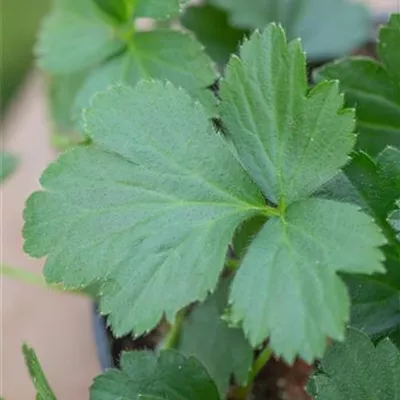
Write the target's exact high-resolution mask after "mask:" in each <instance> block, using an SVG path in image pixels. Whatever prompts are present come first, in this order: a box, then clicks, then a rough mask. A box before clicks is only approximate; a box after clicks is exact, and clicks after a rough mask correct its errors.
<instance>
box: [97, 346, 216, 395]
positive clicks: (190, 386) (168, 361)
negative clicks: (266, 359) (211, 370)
mask: <svg viewBox="0 0 400 400" xmlns="http://www.w3.org/2000/svg"><path fill="white" fill-rule="evenodd" d="M90 399H91V400H115V399H120V400H139V399H140V400H143V399H146V400H149V399H152V400H153V399H154V400H155V399H165V400H205V399H207V400H220V397H219V395H218V390H217V388H216V386H215V384H214V383H213V381H212V380H211V379H210V377H209V376H208V374H207V372H206V370H205V369H204V368H203V367H202V365H201V364H200V363H199V362H198V361H197V360H196V359H194V358H192V357H191V358H186V357H184V356H182V355H181V354H179V353H178V352H176V351H174V350H165V351H162V352H161V353H160V355H159V356H156V355H155V354H153V353H152V352H149V351H132V352H124V353H122V356H121V370H116V369H111V370H108V371H107V372H105V373H104V374H103V375H101V376H99V377H97V378H96V379H95V381H94V384H93V386H92V387H91V390H90Z"/></svg>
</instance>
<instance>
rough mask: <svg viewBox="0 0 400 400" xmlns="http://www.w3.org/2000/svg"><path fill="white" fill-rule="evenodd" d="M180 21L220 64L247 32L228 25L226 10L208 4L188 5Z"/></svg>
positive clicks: (235, 49) (234, 50) (233, 51)
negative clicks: (200, 5) (199, 5)
mask: <svg viewBox="0 0 400 400" xmlns="http://www.w3.org/2000/svg"><path fill="white" fill-rule="evenodd" d="M181 22H182V25H183V26H184V27H185V28H186V29H189V30H191V31H192V32H194V34H195V35H196V37H197V39H198V40H199V41H200V42H201V43H202V44H203V45H204V47H205V49H206V51H207V53H208V54H209V55H210V57H211V58H212V59H213V60H214V61H215V62H216V63H218V64H220V65H224V64H226V63H227V62H228V60H229V57H230V56H231V54H232V53H235V52H236V51H237V50H238V46H239V43H240V41H241V40H242V39H243V37H244V35H245V34H246V32H247V31H246V30H242V29H237V28H234V27H232V26H231V25H229V22H228V16H227V14H226V12H224V11H223V10H220V9H218V8H215V7H213V6H210V5H205V6H203V7H188V8H187V9H186V10H185V13H184V14H183V15H182V17H181Z"/></svg>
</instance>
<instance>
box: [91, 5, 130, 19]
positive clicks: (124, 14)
mask: <svg viewBox="0 0 400 400" xmlns="http://www.w3.org/2000/svg"><path fill="white" fill-rule="evenodd" d="M94 2H95V3H96V4H97V5H98V7H99V8H100V9H101V10H103V11H104V12H105V13H106V14H108V15H110V16H111V17H112V18H114V19H115V20H116V21H117V22H127V21H129V20H130V19H131V18H132V15H131V13H130V11H132V10H133V3H134V0H94Z"/></svg>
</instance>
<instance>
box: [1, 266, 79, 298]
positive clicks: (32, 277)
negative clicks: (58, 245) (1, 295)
mask: <svg viewBox="0 0 400 400" xmlns="http://www.w3.org/2000/svg"><path fill="white" fill-rule="evenodd" d="M0 276H6V277H7V278H11V279H15V280H18V281H20V282H24V283H27V284H29V285H35V286H39V287H42V288H45V289H51V290H54V291H57V292H63V293H74V294H79V295H85V294H84V293H83V292H82V291H80V290H68V289H65V287H64V286H63V285H61V284H55V285H52V284H48V283H47V282H46V281H45V280H44V278H43V277H42V276H41V275H38V274H34V273H32V272H29V271H26V270H24V269H20V268H14V267H10V266H8V265H3V264H2V265H0Z"/></svg>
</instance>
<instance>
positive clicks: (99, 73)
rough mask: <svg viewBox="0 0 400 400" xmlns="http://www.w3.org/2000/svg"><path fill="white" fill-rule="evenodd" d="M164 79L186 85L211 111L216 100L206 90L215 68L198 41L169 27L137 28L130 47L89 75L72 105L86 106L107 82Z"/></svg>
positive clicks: (107, 84)
mask: <svg viewBox="0 0 400 400" xmlns="http://www.w3.org/2000/svg"><path fill="white" fill-rule="evenodd" d="M152 78H157V79H159V80H168V81H170V82H172V83H174V84H175V85H177V86H181V87H183V88H184V89H186V90H187V91H188V92H189V93H190V94H191V95H192V96H193V97H194V98H196V99H198V100H199V101H200V102H201V103H202V104H203V105H205V106H206V107H207V109H208V110H210V113H215V103H216V100H215V99H214V98H213V95H212V93H211V91H208V90H207V87H208V86H210V85H211V84H212V83H213V82H214V79H215V71H214V69H213V67H212V64H211V62H210V60H209V58H208V57H207V56H206V55H205V54H204V53H203V50H202V48H201V46H200V45H199V43H197V42H196V40H194V39H193V38H192V37H191V36H190V35H188V34H183V33H181V32H175V31H172V30H155V31H152V32H137V33H136V34H135V37H134V39H133V41H132V43H131V47H130V50H129V51H127V52H126V53H124V54H122V55H120V56H118V57H115V58H113V59H112V60H110V61H109V62H107V63H105V64H103V65H102V66H101V67H100V68H97V69H96V70H95V71H94V72H93V73H92V74H91V75H89V77H88V79H87V81H86V82H85V84H84V86H83V88H82V89H81V91H80V93H79V94H78V97H77V99H76V104H75V109H76V110H79V109H82V108H86V107H87V106H88V104H89V100H90V99H91V97H92V96H93V95H94V94H95V93H96V92H99V91H102V90H105V89H106V88H107V87H108V86H109V85H110V84H115V83H127V84H129V85H131V86H135V85H136V83H137V82H139V81H140V79H152Z"/></svg>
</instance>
